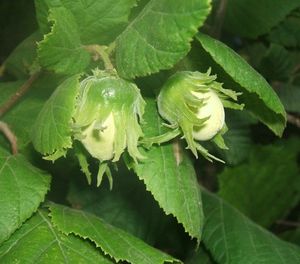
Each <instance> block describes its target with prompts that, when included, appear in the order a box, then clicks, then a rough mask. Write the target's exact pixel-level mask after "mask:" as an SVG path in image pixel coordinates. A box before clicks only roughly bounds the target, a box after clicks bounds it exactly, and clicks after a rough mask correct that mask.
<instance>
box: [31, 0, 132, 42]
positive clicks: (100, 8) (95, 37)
mask: <svg viewBox="0 0 300 264" xmlns="http://www.w3.org/2000/svg"><path fill="white" fill-rule="evenodd" d="M136 2H137V1H136V0H115V1H111V0H101V1H94V0H87V1H82V0H46V1H45V0H35V5H36V11H37V20H38V23H39V25H40V28H41V29H42V32H44V33H46V32H47V28H48V25H47V15H48V9H49V8H53V7H65V8H66V9H68V10H69V11H70V12H71V13H72V14H73V16H74V18H75V20H76V23H77V26H78V29H79V35H80V39H81V41H82V43H84V44H108V43H110V42H111V41H113V40H114V39H115V38H116V36H117V35H119V34H120V32H121V31H122V30H123V29H124V27H125V26H126V25H127V23H128V16H129V14H130V11H131V8H132V7H133V6H134V5H135V4H136Z"/></svg>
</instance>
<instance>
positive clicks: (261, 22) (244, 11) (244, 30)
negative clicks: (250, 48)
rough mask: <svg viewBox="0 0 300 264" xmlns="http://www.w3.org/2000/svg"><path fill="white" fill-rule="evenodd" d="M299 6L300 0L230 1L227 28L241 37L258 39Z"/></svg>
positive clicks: (226, 20)
mask: <svg viewBox="0 0 300 264" xmlns="http://www.w3.org/2000/svg"><path fill="white" fill-rule="evenodd" d="M299 6H300V2H299V0H264V1H261V0H229V1H228V3H227V6H226V15H225V27H226V29H227V30H229V31H231V32H233V33H235V34H237V35H239V36H243V37H248V38H256V37H258V36H260V35H262V34H265V33H267V32H268V31H269V30H270V29H271V28H272V27H274V26H276V25H277V24H278V23H279V22H281V21H282V20H283V19H284V18H285V17H286V16H287V15H288V14H289V13H290V12H291V11H292V10H293V9H295V8H297V7H299Z"/></svg>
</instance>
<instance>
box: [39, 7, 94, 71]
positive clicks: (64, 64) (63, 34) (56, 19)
mask: <svg viewBox="0 0 300 264" xmlns="http://www.w3.org/2000/svg"><path fill="white" fill-rule="evenodd" d="M49 21H51V22H52V23H53V25H52V29H51V32H50V33H48V34H47V35H45V36H44V39H43V40H42V41H40V42H39V44H38V57H39V62H40V63H41V65H42V66H43V67H45V68H47V69H49V70H53V71H55V72H56V73H64V74H74V73H80V72H82V71H83V70H84V69H85V68H86V67H87V66H88V65H89V63H90V55H89V53H88V52H87V51H86V50H85V49H84V48H83V46H82V44H81V40H80V36H79V29H78V27H77V24H76V20H75V18H74V16H73V15H72V13H70V11H68V10H67V9H65V8H63V7H59V8H52V9H50V14H49Z"/></svg>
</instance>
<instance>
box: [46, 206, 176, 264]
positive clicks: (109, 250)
mask: <svg viewBox="0 0 300 264" xmlns="http://www.w3.org/2000/svg"><path fill="white" fill-rule="evenodd" d="M50 211H51V219H52V222H53V223H54V225H55V226H56V227H57V228H58V229H59V230H61V231H62V232H63V233H65V234H67V235H69V234H71V233H73V234H75V235H78V236H80V237H82V238H85V239H86V238H88V239H90V240H91V241H93V242H94V243H95V244H96V246H97V247H100V248H101V249H102V250H103V252H104V253H105V254H109V255H110V256H111V257H112V258H114V259H115V260H116V261H117V262H118V261H119V260H126V261H128V262H130V263H133V264H134V263H136V264H143V263H149V264H152V263H158V264H159V263H164V262H176V263H178V262H179V261H177V260H176V259H174V258H173V257H171V256H169V255H167V254H165V253H163V252H160V251H159V250H157V249H155V248H152V247H150V246H149V245H147V244H146V243H144V242H143V241H142V240H139V239H138V238H136V237H134V236H132V235H130V234H129V233H126V232H125V231H123V230H121V229H119V228H116V227H113V226H112V225H110V224H108V223H106V222H104V221H103V220H102V219H100V218H98V217H97V216H95V215H93V214H90V213H87V212H84V211H79V210H74V209H71V208H68V207H65V206H61V205H58V204H53V203H52V204H51V205H50Z"/></svg>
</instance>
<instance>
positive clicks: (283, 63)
mask: <svg viewBox="0 0 300 264" xmlns="http://www.w3.org/2000/svg"><path fill="white" fill-rule="evenodd" d="M294 66H295V65H294V61H293V55H292V53H290V52H288V50H286V49H285V48H284V47H282V46H280V45H278V44H271V46H270V48H269V49H268V50H267V52H266V54H265V55H264V57H263V58H262V61H261V64H260V67H259V69H260V72H261V73H262V74H263V76H264V77H266V78H267V79H268V80H272V81H274V80H277V81H287V80H289V78H290V77H291V75H292V71H293V68H294Z"/></svg>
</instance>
